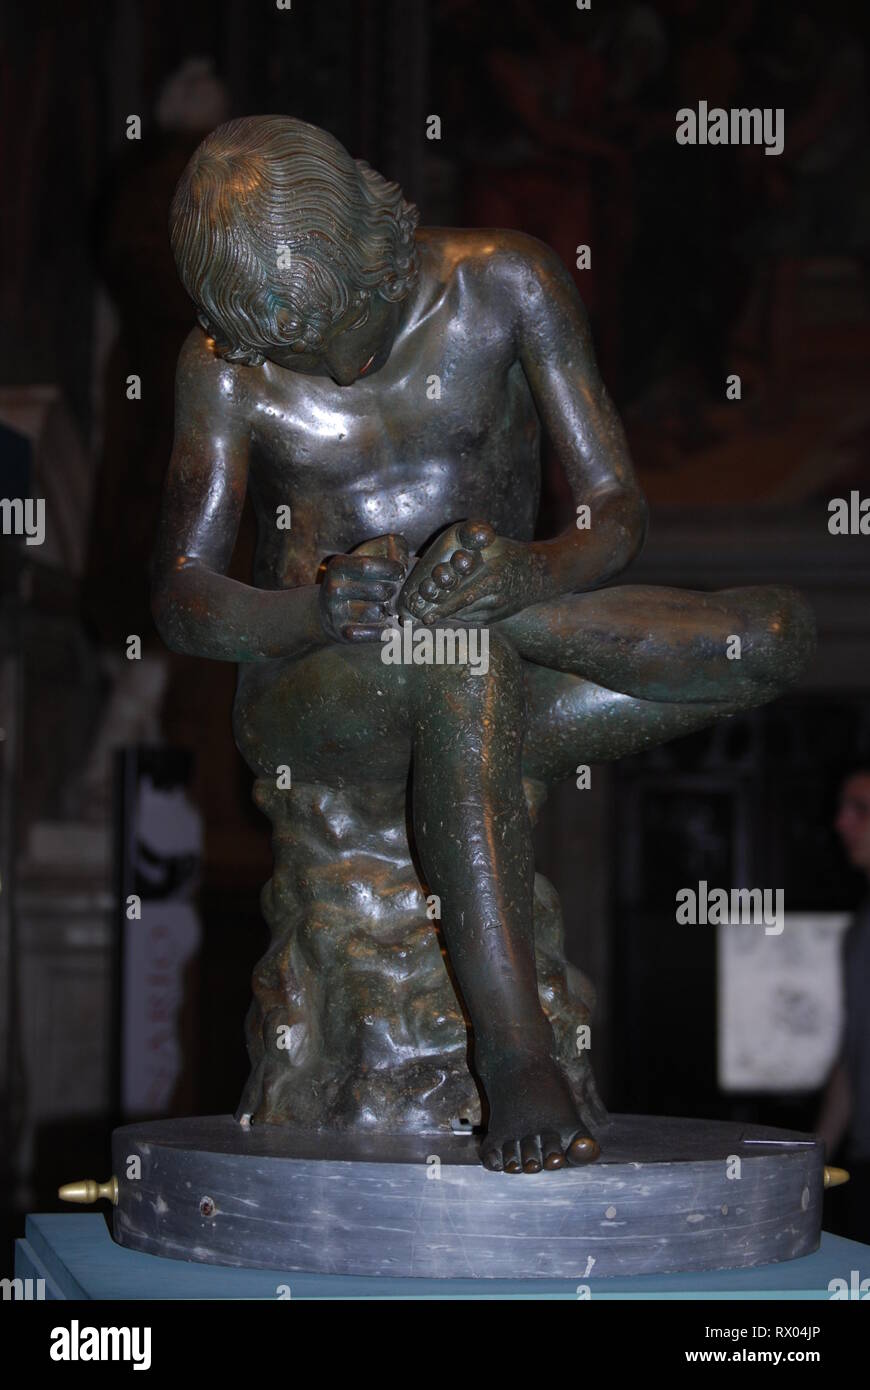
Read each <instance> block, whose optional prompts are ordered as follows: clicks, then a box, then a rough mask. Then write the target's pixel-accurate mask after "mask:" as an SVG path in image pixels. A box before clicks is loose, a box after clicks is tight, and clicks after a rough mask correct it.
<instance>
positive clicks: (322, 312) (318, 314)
mask: <svg viewBox="0 0 870 1390" xmlns="http://www.w3.org/2000/svg"><path fill="white" fill-rule="evenodd" d="M417 220H418V213H417V209H416V208H415V207H414V206H413V204H411V203H407V202H405V199H404V198H403V196H402V191H401V189H400V188H399V186H398V184H395V183H388V182H387V180H386V179H384V178H382V177H381V175H380V174H377V173H375V171H374V170H373V169H370V168H369V166H368V165H367V164H366V163H364V161H363V160H361V159H357V160H354V159H352V158H351V157H350V155H349V154H348V153H347V150H345V148H344V146H343V145H340V144H339V142H338V141H337V140H336V139H335V138H334V137H333V136H331V135H329V134H328V133H327V132H326V131H324V130H319V129H318V128H317V127H316V126H312V125H308V124H307V123H306V122H305V121H297V120H294V119H292V118H291V117H290V116H246V117H244V118H242V119H241V120H235V121H227V122H226V124H225V125H221V126H218V128H217V130H214V131H212V133H211V134H210V135H208V136H207V137H206V139H205V140H203V142H202V144H201V145H200V146H199V147H198V148H197V150H196V151H195V153H194V154H193V156H192V158H191V160H190V162H189V164H188V165H187V168H186V169H185V171H184V173H183V174H182V176H181V178H180V180H179V183H178V187H177V188H176V190H175V196H174V197H173V199H172V207H171V209H170V215H169V234H170V239H171V242H172V250H173V252H174V254H175V260H176V264H177V266H178V273H179V275H180V276H181V279H182V281H183V283H184V286H185V289H186V290H187V292H188V294H189V295H190V297H191V299H192V300H193V301H194V303H195V304H196V306H197V309H198V310H199V321H200V323H201V324H202V326H203V328H204V329H205V330H206V332H208V333H209V334H210V335H211V336H212V337H213V338H214V339H215V342H216V344H217V347H218V351H219V352H220V353H221V355H222V356H224V357H226V358H227V359H228V360H229V361H232V362H245V363H248V364H249V365H252V366H256V365H257V364H258V363H260V362H262V361H263V359H264V357H265V356H266V353H265V352H264V351H263V349H264V347H268V346H270V345H273V346H276V347H277V346H280V347H290V348H291V349H292V350H294V351H296V352H309V351H316V350H317V348H318V347H319V346H320V344H321V342H322V340H323V336H324V334H325V333H326V332H327V331H328V330H329V329H330V328H331V327H332V325H333V324H334V323H337V322H338V321H339V320H340V319H341V318H343V317H344V315H345V314H346V313H347V311H348V310H349V309H350V308H351V306H357V305H358V306H359V307H360V310H361V311H362V310H363V308H364V306H365V304H366V303H367V302H368V300H369V297H370V296H371V295H372V294H379V295H380V296H381V297H382V298H383V299H386V300H400V299H403V298H404V297H405V295H406V294H407V293H408V291H409V289H410V288H411V286H412V285H413V283H414V281H415V279H416V277H417V270H418V260H417V250H416V243H415V240H414V230H415V228H416V226H417Z"/></svg>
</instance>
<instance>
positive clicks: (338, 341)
mask: <svg viewBox="0 0 870 1390" xmlns="http://www.w3.org/2000/svg"><path fill="white" fill-rule="evenodd" d="M399 309H400V306H399V305H398V304H396V303H392V302H388V301H387V300H385V299H382V298H381V296H380V295H379V294H378V293H377V291H374V292H373V293H372V294H371V295H370V296H369V299H368V302H367V304H366V305H365V306H364V307H363V308H362V309H359V308H351V309H349V310H348V312H347V313H346V314H345V315H344V317H343V318H341V319H340V320H339V321H338V323H336V324H334V325H333V327H332V328H331V329H330V330H329V332H328V333H327V334H326V337H325V339H324V342H323V344H322V345H321V347H319V348H318V349H317V351H316V352H294V351H293V350H292V349H291V348H289V347H274V346H271V345H270V346H268V347H266V348H264V351H265V353H266V356H267V357H268V359H269V361H270V362H274V363H275V364H276V365H277V366H279V367H286V368H287V369H288V370H289V371H291V372H302V373H303V374H304V375H306V376H330V377H332V379H333V381H334V382H336V383H337V384H338V385H339V386H352V385H353V383H354V382H355V381H357V380H358V379H359V378H360V377H362V376H370V375H371V374H372V373H373V372H377V371H379V370H380V368H381V367H382V366H383V365H384V363H385V362H386V360H387V358H388V357H389V355H390V352H391V350H392V346H393V342H394V340H395V337H396V330H397V328H398V324H399Z"/></svg>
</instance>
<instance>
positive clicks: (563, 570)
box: [400, 233, 646, 623]
mask: <svg viewBox="0 0 870 1390" xmlns="http://www.w3.org/2000/svg"><path fill="white" fill-rule="evenodd" d="M490 274H497V276H498V285H497V293H498V294H500V295H503V296H504V300H505V304H506V305H507V306H509V308H508V311H509V312H511V313H512V315H513V321H514V332H515V341H516V351H517V358H518V360H519V362H520V363H521V365H522V368H523V371H524V373H525V376H526V380H527V381H528V384H529V388H530V390H531V393H532V396H533V398H534V401H535V405H536V407H537V410H538V414H539V416H540V418H541V422H542V424H543V426H544V428H545V430H546V432H547V434H548V435H549V437H550V440H551V442H552V443H553V445H554V447H555V450H556V453H557V455H558V457H559V459H560V461H561V463H562V466H563V468H564V469H565V473H566V476H567V478H568V482H569V483H570V485H571V490H572V493H573V496H574V502H575V505H576V506H578V507H579V506H581V505H585V506H587V507H588V508H589V515H588V519H587V518H586V517H585V516H584V518H583V522H584V524H583V526H579V525H578V524H576V523H574V524H572V525H571V526H569V527H568V529H567V530H566V531H564V532H562V534H561V535H559V536H557V537H556V538H555V539H554V540H550V541H530V542H524V541H515V540H511V539H509V538H507V537H504V536H497V535H496V534H495V532H494V531H493V529H492V527H490V526H488V525H487V524H486V523H485V522H483V523H481V522H475V521H468V522H464V523H461V524H460V525H458V526H451V527H449V528H448V529H447V531H445V532H444V533H443V534H442V535H441V536H439V537H438V538H437V540H436V541H435V542H434V543H433V545H432V546H430V547H429V548H428V549H427V551H426V555H425V564H423V565H422V567H421V565H420V564H418V566H417V569H416V570H415V571H414V572H413V573H412V575H411V576H410V577H409V580H408V582H407V583H406V586H405V592H403V595H402V598H401V601H400V606H402V607H406V608H407V609H408V611H409V612H410V613H412V614H414V615H415V616H417V617H419V618H420V619H421V620H422V621H423V622H424V623H428V622H433V621H436V620H437V619H438V618H440V617H447V616H451V615H455V616H456V617H457V618H458V619H459V620H460V621H462V620H464V619H466V618H468V619H470V620H472V621H474V620H477V621H480V620H483V619H485V620H487V621H490V622H493V621H498V620H499V619H501V618H505V617H508V616H509V615H510V614H511V613H515V612H518V611H519V610H520V609H523V608H528V607H530V606H531V605H532V604H535V603H541V602H542V601H544V600H545V599H548V598H553V597H555V596H556V595H558V594H563V593H574V592H577V591H579V590H583V589H595V588H598V587H600V586H601V585H603V584H607V583H608V582H609V581H610V580H612V579H614V578H615V577H616V575H618V574H619V573H621V571H622V570H624V569H625V567H626V566H627V565H628V564H630V563H631V561H632V560H633V559H634V557H635V556H636V555H637V553H638V552H639V550H640V548H641V546H642V545H643V541H644V537H645V534H646V503H645V501H644V498H643V494H642V493H641V491H640V487H639V485H638V482H637V479H636V477H635V474H634V469H633V467H632V463H631V459H630V457H629V454H628V446H627V444H626V439H625V433H624V431H623V428H622V424H621V422H620V419H619V416H618V415H617V413H616V411H615V409H614V407H613V404H612V402H611V400H610V397H609V396H608V394H607V392H606V390H605V388H604V385H603V383H602V381H601V378H600V376H599V374H598V368H597V366H596V363H595V354H594V350H593V347H592V340H591V335H590V332H589V324H588V320H587V317H586V311H585V309H584V308H583V304H582V302H581V300H580V296H579V295H578V293H577V290H576V288H575V286H574V282H573V280H572V279H571V277H570V275H569V274H568V272H567V271H566V269H565V267H564V266H563V265H562V263H561V261H560V260H559V258H558V257H557V256H556V255H555V253H554V252H553V251H551V250H550V249H549V247H547V246H545V245H544V244H543V242H540V241H537V240H536V239H535V238H533V237H527V236H523V235H521V234H520V233H511V234H510V238H509V240H506V243H505V245H504V247H503V248H502V249H501V250H500V251H499V253H498V265H497V268H496V266H492V267H491V268H490ZM587 523H588V524H587ZM457 552H458V553H459V555H460V557H461V560H460V563H459V564H457V562H456V558H455V557H456V555H457ZM436 567H437V568H436ZM433 570H434V571H435V577H434V581H433V578H432V573H433ZM453 570H457V571H458V572H457V573H456V574H452V573H451V571H453ZM442 586H443V587H442ZM436 589H438V590H440V591H439V592H438V593H437V595H436V592H435V591H436Z"/></svg>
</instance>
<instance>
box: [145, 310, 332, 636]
mask: <svg viewBox="0 0 870 1390" xmlns="http://www.w3.org/2000/svg"><path fill="white" fill-rule="evenodd" d="M247 405H248V403H247V401H246V390H245V383H244V381H243V379H242V374H241V373H240V372H239V371H237V370H234V369H233V368H232V366H231V365H230V364H229V363H225V362H223V361H222V360H221V359H220V358H219V357H217V355H216V354H215V353H214V352H213V351H212V349H211V345H210V344H209V342H208V340H207V339H206V338H205V335H204V334H203V333H202V332H200V331H199V330H195V331H194V332H193V333H191V334H190V336H189V337H188V339H187V340H186V342H185V344H184V346H183V348H182V350H181V353H180V355H179V359H178V370H177V373H176V381H175V442H174V444H173V449H172V457H171V459H170V463H169V472H168V474H167V478H166V482H165V485H164V490H163V503H162V507H161V514H160V523H159V528H158V532H157V545H156V548H155V552H154V558H153V561H152V611H153V614H154V621H155V623H156V625H157V629H158V631H159V633H160V635H161V637H162V638H163V640H164V642H165V643H166V645H167V646H168V647H171V648H172V649H173V651H178V652H186V653H187V654H189V655H190V656H206V657H211V658H213V659H215V660H218V661H263V660H266V659H267V658H269V657H277V656H293V655H301V653H302V652H303V651H306V650H308V649H309V648H310V647H312V646H317V645H322V644H324V643H326V642H327V641H328V640H329V639H328V638H327V635H326V633H325V631H324V629H323V625H322V623H321V622H320V618H319V613H318V603H317V599H318V592H317V586H316V585H314V584H311V585H306V586H305V587H303V588H298V589H277V590H265V589H255V588H252V587H251V586H250V585H248V584H240V583H239V582H238V581H237V580H235V579H229V578H228V577H227V574H226V571H227V568H228V567H229V564H230V561H231V559H232V554H233V547H234V546H235V543H236V536H237V535H238V530H239V522H240V519H241V515H242V507H243V505H244V501H245V491H246V488H247V478H248V451H249V446H250V424H249V414H248V409H247Z"/></svg>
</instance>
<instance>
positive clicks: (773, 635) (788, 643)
mask: <svg viewBox="0 0 870 1390" xmlns="http://www.w3.org/2000/svg"><path fill="white" fill-rule="evenodd" d="M758 592H759V594H760V595H763V602H762V604H761V605H760V611H759V612H758V613H757V616H756V621H755V622H754V623H753V625H752V628H751V632H750V643H749V647H750V655H751V660H752V668H753V672H754V674H755V676H756V678H758V679H760V680H762V681H764V683H765V684H767V685H770V686H772V687H774V688H775V689H776V690H785V689H786V688H787V687H788V686H790V685H792V684H793V683H794V682H795V681H796V680H797V679H798V677H799V676H800V675H801V674H802V672H803V671H804V669H805V668H806V666H807V663H808V662H809V660H810V658H811V656H812V654H813V652H814V651H815V646H816V621H815V617H814V615H813V611H812V609H811V608H810V605H809V604H808V603H807V601H806V599H805V598H804V597H803V595H802V594H801V593H799V592H798V590H797V589H791V588H785V587H770V588H767V589H764V590H759V591H758Z"/></svg>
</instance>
